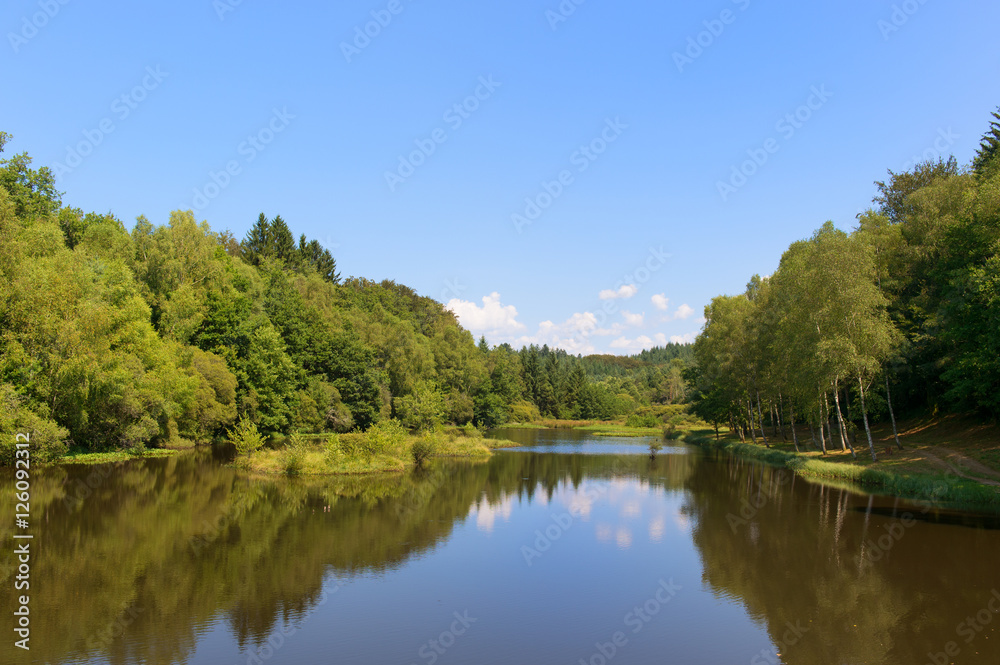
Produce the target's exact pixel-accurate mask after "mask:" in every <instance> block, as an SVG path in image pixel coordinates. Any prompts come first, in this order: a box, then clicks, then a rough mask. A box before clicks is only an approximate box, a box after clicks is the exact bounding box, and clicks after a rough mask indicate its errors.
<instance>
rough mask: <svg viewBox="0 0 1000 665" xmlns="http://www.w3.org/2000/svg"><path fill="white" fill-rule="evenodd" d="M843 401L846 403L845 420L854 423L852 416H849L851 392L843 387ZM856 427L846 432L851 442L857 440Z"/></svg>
mask: <svg viewBox="0 0 1000 665" xmlns="http://www.w3.org/2000/svg"><path fill="white" fill-rule="evenodd" d="M844 403H845V404H846V405H847V422H848V423H849V424H851V425H853V424H854V418H852V417H851V392H850V391H849V390H848V389H847V388H846V387H845V388H844ZM856 430H857V428H855V429H852V430H850V431H849V432H848V434H849V435H850V437H851V442H852V443H857V442H858V434H857V431H856Z"/></svg>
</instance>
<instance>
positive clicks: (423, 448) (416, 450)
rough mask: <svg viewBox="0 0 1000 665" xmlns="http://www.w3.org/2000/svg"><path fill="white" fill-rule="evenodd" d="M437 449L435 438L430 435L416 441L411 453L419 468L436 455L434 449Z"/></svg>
mask: <svg viewBox="0 0 1000 665" xmlns="http://www.w3.org/2000/svg"><path fill="white" fill-rule="evenodd" d="M435 448H436V442H435V441H434V439H433V437H431V436H429V435H424V436H422V437H420V438H419V439H417V440H416V441H414V443H413V448H411V449H410V453H411V454H412V455H413V461H414V462H416V464H417V466H423V464H424V462H425V461H427V458H428V457H430V456H431V455H433V454H434V449H435Z"/></svg>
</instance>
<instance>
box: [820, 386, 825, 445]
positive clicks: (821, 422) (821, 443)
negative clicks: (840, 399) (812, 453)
mask: <svg viewBox="0 0 1000 665" xmlns="http://www.w3.org/2000/svg"><path fill="white" fill-rule="evenodd" d="M823 399H824V401H825V399H826V397H825V396H824V398H823ZM819 445H820V450H822V451H823V454H824V455H826V439H825V438H824V437H823V403H822V402H820V405H819Z"/></svg>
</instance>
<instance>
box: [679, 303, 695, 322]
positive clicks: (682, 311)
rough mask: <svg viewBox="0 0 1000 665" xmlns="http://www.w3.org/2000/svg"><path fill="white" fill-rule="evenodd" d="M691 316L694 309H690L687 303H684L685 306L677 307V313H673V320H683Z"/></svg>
mask: <svg viewBox="0 0 1000 665" xmlns="http://www.w3.org/2000/svg"><path fill="white" fill-rule="evenodd" d="M692 314H694V308H693V307H691V306H690V305H688V304H687V303H685V304H683V305H681V306H680V307H678V308H677V311H676V312H674V318H675V319H682V320H683V319H687V318H690V317H691V315H692Z"/></svg>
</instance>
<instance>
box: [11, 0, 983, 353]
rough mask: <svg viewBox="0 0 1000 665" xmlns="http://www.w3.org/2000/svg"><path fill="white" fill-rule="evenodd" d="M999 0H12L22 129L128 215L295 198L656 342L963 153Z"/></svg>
mask: <svg viewBox="0 0 1000 665" xmlns="http://www.w3.org/2000/svg"><path fill="white" fill-rule="evenodd" d="M379 22H381V24H380V23H379ZM998 23H1000V5H998V4H997V3H995V2H990V1H986V0H979V1H970V2H961V3H946V2H943V1H942V0H923V2H921V1H920V0H908V1H907V2H884V1H881V0H865V1H863V2H862V1H847V2H819V3H802V2H790V1H775V2H770V3H764V2H761V1H759V0H714V1H712V2H695V3H690V2H687V3H682V2H652V1H639V0H636V1H623V2H614V3H612V2H608V1H607V0H585V1H583V2H581V3H580V4H576V2H574V0H565V1H563V2H561V3H560V2H559V0H507V1H506V2H468V1H466V2H457V1H453V0H439V1H438V2H429V1H427V0H394V1H390V0H364V1H353V0H344V1H342V2H337V3H329V4H327V3H318V2H297V1H290V2H283V3H280V4H279V3H267V2H264V1H263V0H242V2H240V1H239V0H215V1H213V0H197V1H193V0H180V1H178V2H174V3H162V4H158V5H150V4H147V3H142V4H136V3H125V2H111V1H109V2H101V3H84V2H81V1H80V0H62V2H60V0H41V1H39V0H31V1H29V0H8V2H6V3H4V5H3V8H2V9H0V26H2V29H3V35H4V44H3V45H2V46H0V53H2V55H0V82H2V84H3V91H4V94H3V96H2V98H0V129H2V130H3V131H6V132H9V133H11V134H13V135H14V141H13V142H12V143H11V144H10V145H9V146H8V152H21V151H24V150H27V151H28V152H30V153H31V155H32V156H33V157H34V159H35V164H36V165H37V166H41V165H44V166H49V167H51V168H53V169H55V170H56V171H57V174H58V185H59V189H60V190H61V191H63V192H65V196H64V201H65V202H66V203H67V204H70V205H74V206H78V207H81V208H84V209H85V210H95V211H99V212H107V211H111V212H113V213H114V214H116V215H117V216H118V217H119V218H121V219H123V220H124V221H125V222H126V224H127V225H128V226H131V225H132V223H133V222H134V219H135V217H136V216H138V215H140V214H144V215H146V216H147V217H148V218H149V219H150V220H151V221H152V222H153V223H164V222H165V221H166V220H167V218H168V215H169V213H170V211H171V210H176V209H195V211H196V214H197V217H198V218H199V219H205V220H208V222H209V223H210V224H211V225H212V227H213V228H214V229H218V230H221V229H227V228H228V229H230V230H232V231H233V233H234V234H236V236H237V237H242V236H243V235H244V234H245V233H246V231H247V230H248V228H249V227H250V225H251V224H252V223H253V221H254V220H255V219H256V218H257V215H258V214H259V213H260V212H264V213H266V214H267V215H268V216H274V215H276V214H280V215H282V217H283V218H284V219H285V220H286V221H287V222H288V223H289V225H290V226H291V228H292V230H293V232H296V233H305V234H306V235H308V236H309V237H311V238H317V239H318V240H320V241H321V242H322V243H323V244H324V245H326V246H327V247H328V248H329V249H331V251H332V252H333V253H334V255H335V257H336V258H337V260H338V264H339V266H340V268H341V270H342V272H343V274H344V275H357V276H364V277H369V278H373V279H384V278H390V279H395V280H396V281H398V282H401V283H404V284H407V285H409V286H411V287H413V288H414V289H416V290H417V291H418V292H420V293H422V294H424V295H428V296H430V297H433V298H436V299H438V300H441V301H442V302H445V303H447V304H449V306H450V307H452V308H453V309H454V310H455V311H456V312H457V313H458V314H459V316H460V319H461V321H462V322H463V324H464V325H465V326H466V327H467V328H469V329H470V330H472V331H473V332H474V333H475V334H476V335H477V336H478V335H479V334H485V335H486V337H487V339H488V340H489V341H490V342H491V343H499V342H503V341H509V342H512V343H514V344H516V345H520V344H522V343H529V342H537V343H548V344H550V345H556V346H562V347H564V348H567V349H568V350H570V351H571V352H574V353H590V352H601V353H603V352H609V353H633V352H635V351H638V350H639V349H641V348H648V347H650V346H653V345H656V344H658V343H662V342H664V341H667V340H671V339H673V340H681V339H685V340H688V339H692V338H693V335H694V334H695V333H696V332H697V331H698V330H699V328H700V325H701V321H700V316H701V313H702V309H703V308H704V306H705V304H706V303H707V302H708V301H709V300H710V299H711V298H712V297H713V296H715V295H717V294H720V293H736V292H739V291H742V290H743V288H744V285H745V284H746V282H747V280H748V279H749V277H750V276H751V275H752V274H754V273H760V274H769V273H770V272H772V271H773V270H774V268H775V266H776V265H777V262H778V259H779V258H780V256H781V253H782V251H783V250H784V249H785V248H786V247H787V246H788V244H789V243H790V242H792V241H794V240H797V239H799V238H802V237H806V236H808V235H809V234H810V233H811V232H812V231H813V230H814V229H815V228H817V227H818V226H820V225H821V224H822V223H823V222H824V221H826V220H828V219H830V220H833V221H834V222H835V223H836V224H837V225H838V226H839V227H841V228H844V229H850V228H852V226H853V224H854V221H855V215H856V214H857V213H858V212H860V211H861V210H863V209H865V208H866V207H867V206H868V205H869V203H870V201H871V198H872V196H873V194H874V186H873V181H874V180H877V179H882V178H883V177H884V176H885V174H886V169H893V170H896V171H898V170H901V169H904V168H906V166H907V163H908V162H910V161H911V159H912V158H913V157H915V156H916V157H918V158H919V157H921V156H925V157H926V156H936V155H937V154H942V155H944V156H947V155H948V154H954V155H955V156H956V157H957V158H958V159H959V161H960V162H961V163H966V162H968V161H969V160H970V159H971V158H972V156H973V154H974V152H975V149H976V146H977V145H978V142H979V138H980V136H981V135H982V133H983V132H984V131H985V130H986V128H987V126H988V121H989V113H990V112H991V111H992V110H994V109H995V108H996V106H997V105H998V104H1000V94H998V89H997V83H996V82H997V80H998V72H1000V44H998V42H997V40H996V38H995V26H996V25H998ZM383 24H384V25H383ZM366 31H367V33H368V34H367V35H366V34H365V33H366ZM456 106H457V108H456ZM741 171H742V172H741ZM720 183H721V184H720Z"/></svg>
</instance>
